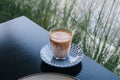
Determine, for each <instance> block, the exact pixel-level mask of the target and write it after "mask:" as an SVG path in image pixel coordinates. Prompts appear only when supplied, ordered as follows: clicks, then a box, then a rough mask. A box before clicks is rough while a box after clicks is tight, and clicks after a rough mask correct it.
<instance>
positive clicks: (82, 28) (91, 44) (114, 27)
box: [0, 0, 120, 76]
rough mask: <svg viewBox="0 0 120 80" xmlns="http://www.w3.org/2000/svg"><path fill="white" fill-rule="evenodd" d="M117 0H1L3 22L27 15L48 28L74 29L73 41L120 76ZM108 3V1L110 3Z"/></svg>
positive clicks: (0, 7) (119, 27) (0, 12)
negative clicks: (62, 27)
mask: <svg viewBox="0 0 120 80" xmlns="http://www.w3.org/2000/svg"><path fill="white" fill-rule="evenodd" d="M117 1H118V0H111V1H110V2H109V0H108V1H107V0H100V1H99V0H89V1H88V0H0V22H4V21H7V20H9V19H12V18H15V17H18V16H21V15H25V16H27V17H28V18H30V19H31V20H33V21H35V22H36V23H37V24H39V25H41V26H42V27H44V28H45V29H47V30H49V29H51V28H53V27H56V26H64V27H67V28H70V29H72V30H75V34H74V39H73V42H74V43H77V44H78V45H79V46H80V47H81V48H82V49H83V51H84V53H85V54H86V55H88V56H89V57H91V58H92V59H94V60H95V61H97V62H98V63H100V64H102V65H103V66H105V67H106V68H108V69H109V70H111V71H113V72H114V73H116V74H117V75H119V76H120V36H119V33H120V26H119V25H120V20H119V18H120V15H119V14H118V13H119V12H120V6H119V4H118V2H117ZM108 3H109V4H108Z"/></svg>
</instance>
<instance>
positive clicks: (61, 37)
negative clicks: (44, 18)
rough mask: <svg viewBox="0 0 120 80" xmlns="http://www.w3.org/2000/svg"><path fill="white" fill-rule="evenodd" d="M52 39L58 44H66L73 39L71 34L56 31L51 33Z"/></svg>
mask: <svg viewBox="0 0 120 80" xmlns="http://www.w3.org/2000/svg"><path fill="white" fill-rule="evenodd" d="M51 39H52V40H53V41H56V42H66V41H69V40H70V39H71V32H67V31H62V30H60V31H54V32H52V33H51Z"/></svg>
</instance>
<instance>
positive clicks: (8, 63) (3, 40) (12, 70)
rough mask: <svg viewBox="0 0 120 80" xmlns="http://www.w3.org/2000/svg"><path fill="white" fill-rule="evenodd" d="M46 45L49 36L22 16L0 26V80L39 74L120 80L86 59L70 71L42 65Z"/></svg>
mask: <svg viewBox="0 0 120 80" xmlns="http://www.w3.org/2000/svg"><path fill="white" fill-rule="evenodd" d="M48 42H49V36H48V32H47V31H46V30H45V29H43V28H42V27H40V26H39V25H37V24H35V23H34V22H32V21H31V20H29V19H28V18H26V17H24V16H22V17H19V18H16V19H13V20H10V21H7V22H4V23H2V24H0V80H17V79H18V78H21V77H24V76H27V75H30V74H34V73H41V72H57V73H63V74H67V75H72V76H75V77H77V78H80V80H120V78H119V77H118V76H116V75H115V74H114V73H112V72H111V71H109V70H107V69H106V68H104V67H102V66H101V65H99V64H98V63H96V62H94V61H93V60H91V59H90V58H89V57H87V56H84V59H83V60H82V62H81V63H79V64H78V65H76V66H73V67H70V68H55V67H52V66H49V65H47V64H45V63H44V62H43V61H42V60H41V58H40V49H41V48H42V47H43V46H44V45H45V44H47V43H48Z"/></svg>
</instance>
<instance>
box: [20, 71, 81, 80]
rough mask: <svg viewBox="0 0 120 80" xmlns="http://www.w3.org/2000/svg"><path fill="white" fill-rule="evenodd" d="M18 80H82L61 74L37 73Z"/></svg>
mask: <svg viewBox="0 0 120 80" xmlns="http://www.w3.org/2000/svg"><path fill="white" fill-rule="evenodd" d="M18 80H80V79H77V78H75V77H72V76H69V75H65V74H60V73H37V74H32V75H28V76H25V77H23V78H20V79H18Z"/></svg>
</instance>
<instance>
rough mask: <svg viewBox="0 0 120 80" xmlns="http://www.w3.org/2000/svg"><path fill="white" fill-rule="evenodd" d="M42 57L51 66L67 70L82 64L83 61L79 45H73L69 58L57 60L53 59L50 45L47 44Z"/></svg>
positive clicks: (41, 54)
mask: <svg viewBox="0 0 120 80" xmlns="http://www.w3.org/2000/svg"><path fill="white" fill-rule="evenodd" d="M40 56H41V59H42V60H43V61H44V62H45V63H47V64H49V65H51V66H54V67H60V68H65V67H72V66H75V65H77V64H78V63H80V62H81V61H82V59H83V52H82V50H81V48H80V47H79V46H78V45H76V44H74V43H72V46H71V50H70V53H69V56H68V58H66V59H65V60H57V59H55V58H54V57H53V53H52V51H51V46H50V44H47V45H45V46H44V47H43V48H42V49H41V51H40Z"/></svg>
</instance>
